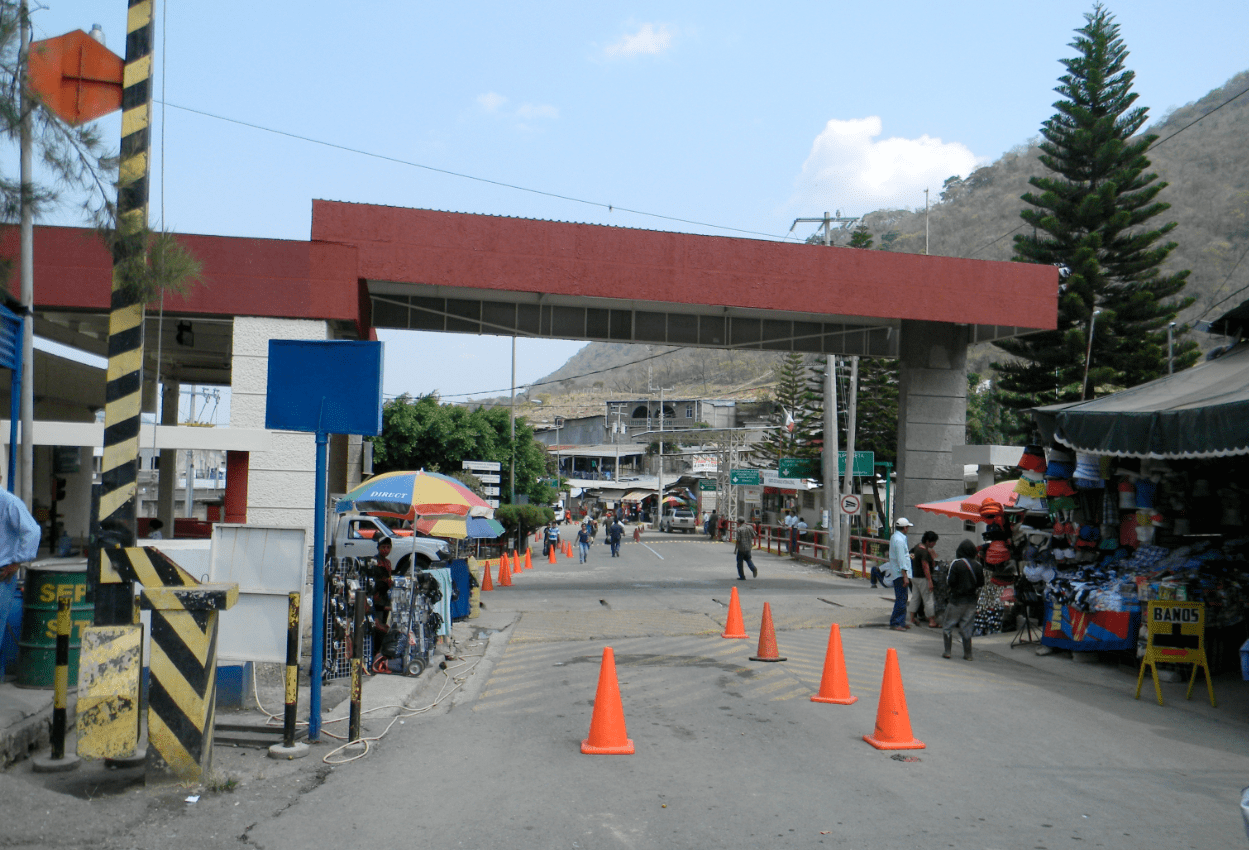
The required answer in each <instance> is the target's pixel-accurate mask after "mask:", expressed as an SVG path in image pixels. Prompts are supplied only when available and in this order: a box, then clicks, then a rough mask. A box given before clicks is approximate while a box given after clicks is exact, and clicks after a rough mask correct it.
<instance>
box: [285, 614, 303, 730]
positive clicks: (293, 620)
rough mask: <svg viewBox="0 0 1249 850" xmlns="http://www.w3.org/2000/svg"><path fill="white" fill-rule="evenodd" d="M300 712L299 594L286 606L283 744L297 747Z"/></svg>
mask: <svg viewBox="0 0 1249 850" xmlns="http://www.w3.org/2000/svg"><path fill="white" fill-rule="evenodd" d="M298 711H299V594H298V593H292V594H290V596H289V597H288V601H287V605H286V710H285V712H284V714H283V716H282V743H283V744H284V745H285V746H286V748H287V749H290V748H292V747H294V746H295V715H296V713H297V712H298Z"/></svg>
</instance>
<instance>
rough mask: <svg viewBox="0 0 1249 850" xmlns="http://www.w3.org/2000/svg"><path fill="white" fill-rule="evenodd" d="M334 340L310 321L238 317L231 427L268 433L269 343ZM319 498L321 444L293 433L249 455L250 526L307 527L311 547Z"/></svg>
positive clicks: (280, 433) (283, 433)
mask: <svg viewBox="0 0 1249 850" xmlns="http://www.w3.org/2000/svg"><path fill="white" fill-rule="evenodd" d="M328 338H329V328H328V325H327V324H326V323H325V322H323V321H313V320H307V319H269V318H256V317H251V316H239V317H237V318H235V320H234V343H233V349H234V354H233V360H232V362H231V384H230V389H231V392H230V425H231V426H232V427H235V428H264V427H265V406H266V404H265V402H266V394H267V382H268V377H269V375H268V372H269V340H271V339H305V340H323V339H328ZM315 495H316V440H315V437H314V435H312V434H305V433H302V432H293V431H277V432H274V434H273V439H272V442H271V443H270V449H269V450H268V451H253V452H251V453H250V457H249V463H248V472H247V521H248V522H249V523H251V524H252V525H268V526H273V527H275V528H304V529H306V530H307V535H308V537H307V540H308V544H309V545H311V544H312V525H313V516H314V514H313V511H314V510H315V505H314V504H313V502H314V497H315Z"/></svg>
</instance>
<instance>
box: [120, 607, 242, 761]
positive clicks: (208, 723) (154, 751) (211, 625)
mask: <svg viewBox="0 0 1249 850" xmlns="http://www.w3.org/2000/svg"><path fill="white" fill-rule="evenodd" d="M237 601H238V585H237V584H228V585H225V584H201V585H195V586H193V587H164V588H144V589H143V592H142V593H141V594H140V595H139V604H140V605H141V606H142V607H143V608H144V609H145V610H148V611H151V612H152V656H151V661H150V664H151V668H150V669H151V681H150V683H149V685H148V714H147V738H148V758H147V764H148V781H149V782H150V781H152V780H153V779H154V778H155V779H158V780H159V779H160V778H162V774H163V775H165V776H167V778H169V779H171V780H177V781H180V782H188V781H192V782H194V781H200V780H202V779H203V777H205V776H207V775H208V773H209V772H210V771H211V769H212V741H213V719H214V718H215V717H216V703H217V624H218V619H219V618H218V612H220V611H225V610H227V609H228V608H230V607H232V606H233V605H234V603H235V602H237Z"/></svg>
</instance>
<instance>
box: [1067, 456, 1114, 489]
mask: <svg viewBox="0 0 1249 850" xmlns="http://www.w3.org/2000/svg"><path fill="white" fill-rule="evenodd" d="M1074 477H1075V480H1076V486H1077V487H1079V488H1080V489H1081V490H1100V489H1102V488H1103V487H1105V486H1106V479H1104V478H1102V469H1101V462H1100V461H1099V459H1098V457H1097V455H1095V454H1092V453H1091V452H1076V468H1075V476H1074Z"/></svg>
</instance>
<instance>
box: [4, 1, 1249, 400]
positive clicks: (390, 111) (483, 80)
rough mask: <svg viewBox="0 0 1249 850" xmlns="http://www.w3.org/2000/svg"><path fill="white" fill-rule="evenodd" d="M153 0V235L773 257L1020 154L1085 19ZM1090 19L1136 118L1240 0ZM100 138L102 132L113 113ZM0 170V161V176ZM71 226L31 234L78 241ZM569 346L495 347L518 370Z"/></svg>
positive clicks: (410, 350)
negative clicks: (707, 250) (319, 230)
mask: <svg viewBox="0 0 1249 850" xmlns="http://www.w3.org/2000/svg"><path fill="white" fill-rule="evenodd" d="M167 5H168V10H167V11H168V20H167V22H166V21H165V20H164V12H165V6H166V4H165V3H164V2H163V0H162V2H158V3H156V8H157V13H158V19H157V20H158V35H157V38H158V46H157V64H156V68H157V72H156V73H157V82H156V86H157V88H156V99H157V100H162V99H163V100H165V101H167V103H168V106H167V107H166V108H164V109H162V107H161V106H160V105H159V104H158V105H156V107H155V112H156V115H155V118H156V126H155V132H154V138H153V144H154V147H155V148H156V150H155V154H154V159H153V171H152V187H153V188H152V210H153V223H154V224H162V223H163V225H164V226H166V227H169V228H170V229H173V230H179V231H184V232H194V233H209V234H220V235H238V236H257V237H272V238H282V239H307V238H308V234H309V229H310V217H311V201H312V199H313V198H325V199H331V200H342V201H351V202H361V203H375V204H388V205H395V206H407V207H423V208H431V209H442V210H455V211H462V212H472V213H485V214H491V215H506V216H520V217H526V218H540V219H557V220H562V221H580V222H591V223H601V224H613V225H619V226H625V227H640V228H648V229H662V230H681V231H687V232H697V233H718V234H725V235H732V234H733V233H734V232H735V230H736V231H746V232H748V233H750V234H759V235H760V236H759V238H769V237H771V238H784V237H785V235H786V233H787V232H788V231H789V228H790V224H791V222H792V221H793V219H795V218H798V217H810V216H818V215H820V214H821V213H822V212H823V211H825V210H829V211H832V210H838V209H839V210H841V211H842V212H843V213H849V214H858V213H864V212H868V211H870V210H872V209H876V208H879V207H882V206H910V207H916V206H920V207H922V206H923V202H924V196H923V190H924V188H925V187H929V188H931V189H933V190H934V195H935V194H936V193H937V192H939V191H940V186H941V181H942V180H943V179H944V178H945V177H948V176H950V175H952V174H962V175H966V174H967V173H968V172H969V171H970V170H972V169H973V168H975V167H976V165H977V163H981V162H988V161H991V160H993V159H995V158H997V157H998V156H999V155H1001V154H1002V153H1003V152H1004V151H1006V150H1007V149H1009V148H1010V147H1012V146H1014V145H1017V144H1020V143H1022V142H1024V141H1026V140H1027V139H1029V138H1030V137H1032V136H1034V135H1036V133H1037V131H1038V128H1039V126H1040V124H1041V122H1042V121H1044V120H1045V119H1046V118H1048V117H1049V116H1050V115H1051V114H1052V113H1053V109H1052V106H1051V104H1052V103H1053V102H1054V100H1055V99H1056V97H1057V96H1056V95H1055V93H1054V92H1053V88H1054V85H1055V84H1056V80H1057V77H1058V76H1059V74H1060V73H1061V72H1062V68H1061V66H1060V65H1059V62H1058V60H1059V59H1060V58H1063V57H1066V56H1070V55H1071V54H1072V50H1071V48H1070V47H1068V44H1069V43H1070V41H1071V40H1072V35H1073V33H1072V30H1073V29H1075V28H1076V27H1078V26H1080V25H1082V23H1083V14H1084V13H1085V12H1087V11H1089V10H1090V9H1091V4H1090V3H1087V2H1067V0H1051V2H1048V3H1044V4H1038V3H1034V2H1031V3H1025V2H1004V1H1003V0H999V2H993V3H989V2H961V3H957V4H949V3H947V4H935V3H931V2H927V3H918V2H878V3H855V4H849V3H846V4H826V5H825V6H824V7H819V6H812V5H811V4H809V3H801V4H800V3H771V4H761V3H735V2H717V3H692V2H686V3H682V2H667V3H649V2H642V3H632V4H598V3H584V2H580V3H577V2H526V3H494V2H485V3H480V2H479V3H473V4H446V3H439V4H434V3H423V2H382V0H374V1H373V2H362V3H356V4H343V3H341V2H335V3H329V2H319V0H311V2H303V3H298V4H296V3H283V2H271V3H254V2H249V3H243V2H233V0H227V1H226V2H217V3H213V4H202V3H170V4H167ZM1110 9H1111V10H1112V11H1113V12H1114V13H1115V14H1116V15H1117V19H1118V22H1119V24H1120V25H1121V27H1122V35H1123V37H1124V39H1125V41H1126V42H1127V45H1128V48H1129V49H1130V51H1131V56H1130V58H1129V60H1128V65H1129V67H1130V68H1132V69H1133V70H1135V71H1136V73H1137V80H1136V91H1137V92H1138V93H1139V94H1140V97H1141V99H1140V103H1141V104H1143V105H1145V106H1148V107H1149V108H1150V110H1151V114H1152V115H1153V116H1154V117H1160V116H1161V115H1162V114H1163V113H1164V112H1165V111H1166V110H1167V109H1168V108H1170V107H1175V106H1180V105H1183V104H1184V103H1187V102H1190V101H1193V100H1195V99H1197V98H1199V97H1201V96H1202V95H1204V94H1206V93H1207V92H1208V91H1210V90H1211V89H1213V88H1216V87H1218V86H1220V85H1222V84H1223V83H1224V82H1225V81H1226V80H1227V79H1228V78H1229V77H1231V76H1232V75H1233V74H1235V73H1237V72H1239V71H1241V70H1245V68H1246V66H1249V61H1247V60H1246V58H1245V51H1244V47H1243V36H1244V33H1245V32H1247V31H1249V4H1247V3H1245V2H1243V0H1239V2H1223V1H1222V0H1213V1H1212V2H1206V3H1203V4H1201V6H1200V10H1199V12H1192V13H1185V14H1179V9H1178V7H1177V6H1176V5H1175V4H1174V3H1162V2H1153V0H1133V2H1120V3H1117V4H1111V5H1110ZM125 11H126V4H125V3H124V2H122V0H109V2H99V1H98V0H96V1H95V2H89V3H88V2H64V3H56V2H53V3H52V4H51V8H47V9H41V10H39V11H37V12H36V13H35V23H36V38H47V37H52V36H55V35H59V34H61V33H63V32H66V31H69V30H72V29H78V28H81V29H84V30H89V29H90V28H91V25H92V24H93V23H98V24H100V25H101V26H102V27H103V28H104V31H105V34H106V37H107V39H108V45H109V47H110V48H112V49H113V50H114V51H116V52H118V53H121V52H123V51H124V29H125ZM177 107H182V108H177ZM188 110H196V112H191V111H188ZM199 113H209V114H210V115H213V116H218V117H208V116H207V115H204V114H199ZM223 119H232V120H233V121H236V122H244V123H247V124H254V125H259V126H263V127H267V128H271V129H274V130H280V131H282V132H284V133H288V134H291V135H294V136H302V137H307V138H308V139H313V140H317V141H320V142H325V143H329V144H333V145H340V146H345V147H350V148H356V149H359V150H362V151H367V152H370V153H374V154H378V155H380V156H384V157H390V158H393V159H397V160H403V161H406V162H410V163H415V164H419V165H424V166H429V167H430V168H431V169H441V170H443V171H451V172H458V173H460V174H464V175H471V176H474V177H480V178H485V179H488V180H493V181H499V182H502V183H507V184H512V185H515V186H520V187H526V188H529V189H534V190H538V191H540V192H547V193H553V194H558V195H562V196H566V197H567V198H574V199H578V201H571V200H563V199H558V198H552V197H549V196H547V195H542V194H537V193H534V192H527V191H520V190H517V189H510V188H505V187H501V186H497V185H492V184H489V183H484V182H480V181H475V180H470V179H465V178H462V177H454V176H451V175H448V174H444V173H439V172H437V171H432V170H429V169H426V168H419V167H414V166H411V165H402V164H398V163H396V162H392V161H386V160H383V159H379V158H375V157H369V156H364V155H361V154H357V153H350V152H347V151H343V150H339V149H334V148H331V147H326V146H325V145H319V144H314V143H312V142H308V141H301V140H298V139H295V138H291V137H290V136H282V135H277V134H274V133H269V132H264V131H260V130H256V129H252V128H249V127H246V126H242V125H241V124H238V123H231V121H230V120H223ZM101 124H102V127H103V131H104V132H105V134H106V137H107V138H117V137H118V134H119V132H120V120H119V118H118V117H117V116H112V117H109V118H106V119H102V122H101ZM162 151H163V153H162ZM15 159H16V156H15V154H12V153H11V152H7V151H6V152H5V153H4V157H3V165H4V167H5V168H6V169H7V168H11V165H10V163H11V162H13V161H15ZM15 170H16V169H15V168H12V171H14V172H15ZM579 201H585V202H587V203H582V202H579ZM607 205H611V206H612V207H613V209H612V210H610V211H609V210H608V209H607ZM75 208H76V207H75V205H73V204H67V205H66V208H65V210H64V211H63V212H61V213H60V214H59V215H57V216H55V217H52V218H50V219H48V221H49V222H50V223H60V224H76V223H79V222H78V221H77V220H76V219H75V214H74V210H75ZM621 208H626V209H631V210H639V211H644V212H647V213H653V214H655V215H656V216H669V217H672V218H677V219H685V220H687V221H688V222H697V224H692V223H684V222H675V221H671V220H668V219H664V218H659V217H654V216H646V215H638V214H634V213H628V212H621V211H620V210H621ZM804 228H806V229H804ZM810 232H811V230H810V229H809V228H807V226H803V225H800V226H799V229H798V230H797V231H795V233H796V235H797V237H798V238H802V237H805V236H806V235H808V234H809V233H810ZM791 238H793V237H791ZM384 338H385V339H386V341H387V351H388V357H387V375H386V391H387V392H388V393H392V394H394V393H398V392H403V391H407V392H412V393H421V392H428V391H431V390H438V391H440V392H442V393H443V394H444V395H446V396H448V397H452V396H455V395H456V394H460V393H472V392H480V391H493V390H499V389H505V388H506V387H508V385H509V383H510V365H511V364H510V340H503V339H498V338H491V337H481V338H477V337H465V336H445V337H444V336H435V335H429V334H410V333H402V334H386V335H385V337H384ZM579 347H580V344H578V343H570V342H540V341H522V342H521V344H520V345H519V346H518V351H519V360H518V365H517V374H518V379H519V380H520V382H521V383H524V382H525V381H529V380H534V379H536V378H537V377H539V376H541V375H543V374H546V373H548V372H550V371H552V370H553V369H555V368H556V367H557V366H559V365H560V364H561V363H562V362H563V361H564V360H565V359H567V357H568V356H570V355H571V354H572V353H573V352H575V351H576V350H577V348H579ZM426 363H428V364H429V366H428V368H426V367H425V366H424V364H426ZM448 364H450V366H451V368H448Z"/></svg>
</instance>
